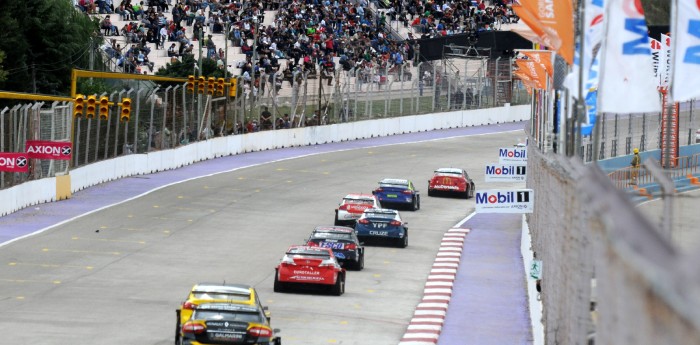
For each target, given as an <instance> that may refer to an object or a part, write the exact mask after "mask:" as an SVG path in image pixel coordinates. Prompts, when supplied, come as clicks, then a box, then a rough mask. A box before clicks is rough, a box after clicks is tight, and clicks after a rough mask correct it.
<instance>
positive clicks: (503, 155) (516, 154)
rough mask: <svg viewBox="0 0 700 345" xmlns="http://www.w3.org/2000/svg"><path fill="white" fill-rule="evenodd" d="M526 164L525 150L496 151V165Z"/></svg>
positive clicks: (506, 148) (514, 148)
mask: <svg viewBox="0 0 700 345" xmlns="http://www.w3.org/2000/svg"><path fill="white" fill-rule="evenodd" d="M513 163H515V164H525V163H527V148H522V147H502V148H500V149H498V164H513Z"/></svg>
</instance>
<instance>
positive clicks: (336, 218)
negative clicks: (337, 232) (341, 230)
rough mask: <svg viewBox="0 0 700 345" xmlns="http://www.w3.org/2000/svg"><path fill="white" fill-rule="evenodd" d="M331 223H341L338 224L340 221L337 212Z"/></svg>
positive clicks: (336, 224)
mask: <svg viewBox="0 0 700 345" xmlns="http://www.w3.org/2000/svg"><path fill="white" fill-rule="evenodd" d="M333 225H335V226H338V225H342V224H340V221H339V220H338V213H336V214H335V221H333Z"/></svg>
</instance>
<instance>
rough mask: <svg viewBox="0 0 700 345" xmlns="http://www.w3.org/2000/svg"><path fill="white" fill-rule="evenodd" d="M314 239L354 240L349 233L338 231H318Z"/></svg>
mask: <svg viewBox="0 0 700 345" xmlns="http://www.w3.org/2000/svg"><path fill="white" fill-rule="evenodd" d="M313 239H316V240H346V241H352V235H351V234H349V233H337V232H317V233H315V234H314V236H313Z"/></svg>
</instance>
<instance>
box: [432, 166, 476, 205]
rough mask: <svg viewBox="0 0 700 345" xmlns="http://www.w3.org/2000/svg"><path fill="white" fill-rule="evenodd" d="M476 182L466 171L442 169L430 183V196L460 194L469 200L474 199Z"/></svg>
mask: <svg viewBox="0 0 700 345" xmlns="http://www.w3.org/2000/svg"><path fill="white" fill-rule="evenodd" d="M474 188H475V186H474V181H473V180H472V179H471V178H469V175H468V174H467V172H466V171H465V170H464V169H457V168H440V169H437V170H435V172H434V173H433V177H432V178H431V179H430V180H429V181H428V196H435V195H437V194H438V193H450V194H459V195H461V196H463V197H465V198H467V199H469V198H473V197H474Z"/></svg>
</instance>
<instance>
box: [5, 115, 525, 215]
mask: <svg viewBox="0 0 700 345" xmlns="http://www.w3.org/2000/svg"><path fill="white" fill-rule="evenodd" d="M529 118H530V106H529V105H519V106H508V105H507V106H504V107H500V108H489V109H477V110H467V111H453V112H444V113H433V114H428V115H413V116H404V117H397V118H390V119H377V120H368V121H360V122H350V123H342V124H335V125H328V126H314V127H304V128H294V129H288V130H282V131H265V132H257V133H250V134H245V135H233V136H227V137H218V138H214V139H211V140H208V141H204V142H197V143H192V144H190V145H186V146H182V147H178V148H175V149H172V150H165V151H157V152H151V153H146V154H132V155H128V156H122V157H118V158H114V159H109V160H105V161H100V162H97V163H93V164H90V165H86V166H83V167H80V168H77V169H74V170H71V171H70V177H71V191H72V192H77V191H79V190H82V189H84V188H87V187H90V186H94V185H97V184H100V183H104V182H107V181H112V180H116V179H120V178H124V177H128V176H134V175H142V174H150V173H154V172H158V171H163V170H170V169H176V168H179V167H182V166H185V165H189V164H192V163H195V162H198V161H202V160H206V159H212V158H216V157H221V156H227V155H234V154H239V153H244V152H251V151H261V150H268V149H276V148H282V147H290V146H305V145H314V144H325V143H329V142H339V141H345V140H355V139H364V138H371V137H377V136H387V135H395V134H403V133H414V132H423V131H430V130H436V129H448V128H458V127H468V126H481V125H489V124H497V123H504V122H514V121H522V120H527V119H529ZM0 200H2V202H0V216H4V215H7V214H9V213H12V212H15V211H17V210H19V209H22V208H24V207H27V206H31V205H36V204H39V203H44V202H50V201H55V200H56V179H55V178H46V179H41V180H37V181H29V182H25V183H23V184H21V185H17V186H14V187H11V188H7V189H4V190H0Z"/></svg>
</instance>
